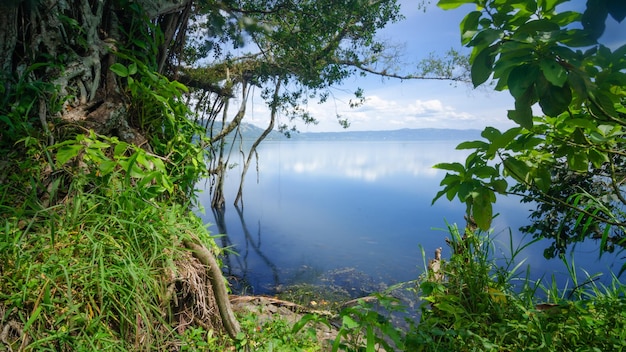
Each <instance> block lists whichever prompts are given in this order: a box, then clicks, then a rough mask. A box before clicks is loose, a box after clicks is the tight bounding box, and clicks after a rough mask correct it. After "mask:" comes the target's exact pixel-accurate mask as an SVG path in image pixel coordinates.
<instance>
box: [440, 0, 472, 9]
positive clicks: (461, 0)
mask: <svg viewBox="0 0 626 352" xmlns="http://www.w3.org/2000/svg"><path fill="white" fill-rule="evenodd" d="M472 3H474V1H473V0H439V2H438V3H437V6H438V7H439V8H440V9H443V10H451V9H456V8H457V7H459V6H461V5H464V4H472Z"/></svg>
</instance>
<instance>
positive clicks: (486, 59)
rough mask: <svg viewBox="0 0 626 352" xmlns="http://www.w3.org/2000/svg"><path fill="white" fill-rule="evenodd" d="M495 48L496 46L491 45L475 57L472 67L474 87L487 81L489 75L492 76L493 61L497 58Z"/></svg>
mask: <svg viewBox="0 0 626 352" xmlns="http://www.w3.org/2000/svg"><path fill="white" fill-rule="evenodd" d="M495 49H496V46H490V47H488V48H486V49H483V50H482V51H481V52H480V53H479V54H478V55H477V56H476V58H474V62H473V63H472V68H471V76H472V83H473V84H474V88H476V87H478V86H479V85H481V84H483V83H485V81H487V79H489V76H491V73H492V72H493V62H494V59H495Z"/></svg>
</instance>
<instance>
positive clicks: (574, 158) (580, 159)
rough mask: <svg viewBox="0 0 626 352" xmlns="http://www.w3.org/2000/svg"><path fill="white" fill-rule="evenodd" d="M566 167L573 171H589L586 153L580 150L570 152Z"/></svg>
mask: <svg viewBox="0 0 626 352" xmlns="http://www.w3.org/2000/svg"><path fill="white" fill-rule="evenodd" d="M567 165H568V166H569V168H570V169H572V170H574V171H580V172H587V171H589V160H588V159H587V153H586V152H585V151H582V150H576V149H574V150H570V151H569V153H568V155H567Z"/></svg>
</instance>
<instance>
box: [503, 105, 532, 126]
mask: <svg viewBox="0 0 626 352" xmlns="http://www.w3.org/2000/svg"><path fill="white" fill-rule="evenodd" d="M515 105H516V106H515V110H509V111H508V113H507V117H508V118H509V119H511V120H513V121H515V122H516V123H517V124H518V125H520V126H522V127H524V128H525V129H527V130H530V129H532V128H533V110H532V108H531V107H530V105H521V104H515Z"/></svg>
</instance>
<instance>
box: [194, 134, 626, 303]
mask: <svg viewBox="0 0 626 352" xmlns="http://www.w3.org/2000/svg"><path fill="white" fill-rule="evenodd" d="M459 142H460V141H459V140H434V141H433V140H428V141H426V140H422V141H419V140H418V141H384V140H381V141H295V140H284V141H267V142H264V143H263V144H262V145H261V146H260V147H259V150H258V151H259V161H258V174H257V173H256V172H255V167H254V165H252V166H251V167H250V170H249V172H248V175H247V176H246V183H245V188H244V197H243V200H244V204H243V207H242V208H235V207H234V206H233V205H232V203H233V201H234V199H235V195H236V192H237V187H238V184H239V178H240V174H241V169H242V164H243V161H242V160H240V157H237V156H233V157H231V160H230V164H231V166H232V169H231V170H230V171H229V174H228V177H227V179H226V182H225V195H226V204H227V206H226V209H225V212H224V214H223V218H222V215H221V214H216V213H214V212H212V211H211V208H210V204H211V197H210V195H209V192H208V190H207V191H205V192H204V193H202V194H201V197H200V200H201V203H202V204H203V205H204V207H205V213H204V214H200V215H201V216H202V218H203V220H204V221H205V222H206V223H209V224H211V226H210V227H209V230H210V231H211V232H212V233H213V234H214V235H217V234H224V236H223V237H221V238H219V239H218V241H217V242H218V244H220V245H222V246H224V247H229V249H231V250H232V251H234V252H236V253H237V255H234V254H231V255H228V256H227V257H225V258H224V264H225V266H226V267H225V269H224V270H225V273H226V274H227V275H228V276H229V277H230V278H231V279H232V280H231V282H232V283H233V285H234V286H235V287H236V288H237V287H243V288H245V291H246V292H247V293H252V294H273V293H274V292H275V289H276V287H278V286H280V287H284V286H288V285H291V284H295V283H302V282H315V281H316V280H318V279H319V278H320V277H321V276H322V275H324V273H328V272H333V271H335V272H336V271H341V270H345V269H350V270H354V271H355V272H358V273H359V274H360V275H361V277H366V278H368V280H371V281H372V282H375V283H381V284H383V285H391V284H394V283H397V282H402V281H408V280H413V279H415V278H417V277H418V275H419V274H420V273H421V272H422V271H423V268H424V264H423V263H424V262H423V258H422V254H421V249H420V246H421V247H422V248H423V249H424V250H425V252H426V255H427V256H428V257H429V258H432V256H433V253H434V251H435V249H436V248H438V247H443V257H444V258H445V257H449V255H450V253H449V248H448V247H447V246H446V244H445V238H446V237H447V236H448V234H447V232H446V231H445V230H444V229H445V228H446V222H448V223H451V224H455V223H456V224H458V225H459V227H461V228H462V227H464V226H465V221H464V220H463V214H464V210H465V206H464V205H463V204H460V203H459V202H458V201H456V200H455V201H453V202H448V201H447V199H445V197H444V198H443V199H441V200H439V201H438V202H437V203H435V204H434V205H432V206H431V201H432V199H433V197H434V196H435V195H436V193H437V191H438V190H439V189H440V186H439V182H440V181H441V179H442V177H443V176H444V175H445V172H443V171H439V170H435V169H433V168H432V165H434V164H436V163H439V162H452V161H463V160H464V159H465V156H466V155H467V151H457V150H455V149H454V147H455V146H456V145H457V144H458V143H459ZM199 187H201V188H206V187H207V186H206V182H203V183H201V184H200V185H199ZM494 210H495V211H496V212H498V213H500V215H499V216H498V217H497V218H496V219H495V221H494V224H493V226H494V234H495V235H496V242H498V243H502V246H500V247H499V248H500V249H499V251H500V250H501V251H502V253H503V254H506V253H507V249H506V248H508V241H509V229H511V233H512V236H513V241H514V242H515V243H520V242H521V241H522V240H523V236H522V235H521V234H520V233H519V232H518V231H517V229H518V228H519V227H520V226H522V225H524V224H526V220H527V216H528V214H529V205H528V204H520V202H519V199H518V198H515V197H502V196H500V197H499V198H498V203H497V204H496V205H495V206H494ZM218 225H219V226H218ZM528 239H529V237H526V240H528ZM588 242H589V243H583V244H579V245H577V246H576V247H575V249H574V258H575V263H576V266H577V267H579V268H584V269H586V270H587V271H589V272H590V273H595V272H604V273H607V272H608V271H609V270H614V272H618V271H619V267H620V265H621V264H614V265H613V264H612V263H613V259H614V258H615V256H610V255H605V256H603V257H602V258H600V259H598V252H597V245H598V244H597V243H596V242H594V241H588ZM547 246H548V245H547V244H546V242H543V243H542V242H539V243H535V244H533V245H532V246H530V247H529V248H527V249H526V250H525V251H524V252H523V253H522V256H520V257H519V259H524V258H525V259H526V260H527V261H526V264H528V265H530V268H531V274H532V277H534V278H538V277H540V276H541V275H546V276H547V277H550V276H551V275H553V274H554V275H555V277H556V278H557V280H558V282H559V283H560V284H561V285H564V284H565V281H566V278H567V269H566V267H565V266H564V265H563V263H561V262H560V261H559V260H556V259H555V260H546V259H544V258H543V249H544V248H546V247H547ZM605 277H608V275H605ZM581 281H582V280H581ZM570 287H571V286H570Z"/></svg>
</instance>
